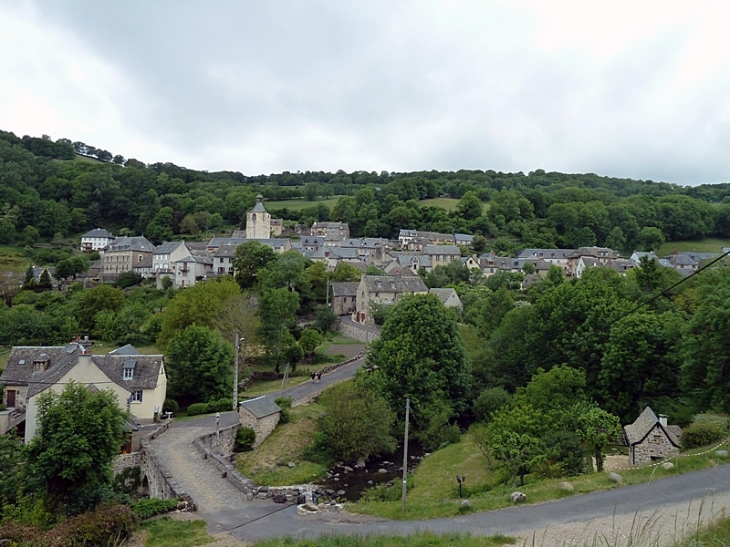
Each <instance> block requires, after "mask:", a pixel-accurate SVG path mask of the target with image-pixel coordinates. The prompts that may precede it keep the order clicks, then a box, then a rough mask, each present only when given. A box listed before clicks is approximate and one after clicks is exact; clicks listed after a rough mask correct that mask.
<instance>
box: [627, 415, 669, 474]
mask: <svg viewBox="0 0 730 547" xmlns="http://www.w3.org/2000/svg"><path fill="white" fill-rule="evenodd" d="M624 432H625V433H626V439H627V441H628V444H629V463H630V464H631V465H637V464H642V463H651V462H653V461H655V460H661V459H663V458H667V457H669V456H672V455H674V454H679V435H680V434H681V432H682V430H681V429H680V428H679V427H678V426H672V425H667V418H666V416H663V415H661V414H660V415H659V418H657V417H656V414H654V411H653V410H652V409H651V408H649V407H648V406H647V407H646V408H645V409H644V412H642V413H641V415H640V416H639V417H638V418H636V421H635V422H634V423H633V424H630V425H627V426H625V427H624Z"/></svg>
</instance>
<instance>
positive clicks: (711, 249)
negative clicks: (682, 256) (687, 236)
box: [656, 239, 730, 256]
mask: <svg viewBox="0 0 730 547" xmlns="http://www.w3.org/2000/svg"><path fill="white" fill-rule="evenodd" d="M722 247H730V239H700V240H698V241H669V242H668V243H665V244H664V245H662V246H661V247H659V250H658V251H657V252H656V254H657V256H667V255H670V254H672V253H673V252H674V251H684V252H687V251H695V252H698V253H719V252H720V249H721V248H722Z"/></svg>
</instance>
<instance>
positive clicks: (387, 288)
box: [352, 275, 428, 324]
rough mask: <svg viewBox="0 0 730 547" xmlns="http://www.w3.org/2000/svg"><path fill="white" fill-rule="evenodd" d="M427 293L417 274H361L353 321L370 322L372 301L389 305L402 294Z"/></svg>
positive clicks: (399, 298) (371, 319) (371, 320)
mask: <svg viewBox="0 0 730 547" xmlns="http://www.w3.org/2000/svg"><path fill="white" fill-rule="evenodd" d="M411 294H428V287H426V284H425V283H424V282H423V279H421V278H420V277H419V276H417V275H392V276H391V275H363V276H362V278H361V279H360V284H359V285H358V287H357V301H356V307H355V314H354V316H353V318H352V319H353V321H357V322H358V323H366V324H372V323H373V322H374V320H373V317H372V313H371V312H370V307H371V305H372V304H373V303H375V304H381V305H386V306H390V305H393V304H397V303H398V302H400V301H401V300H402V299H403V297H404V296H408V295H411Z"/></svg>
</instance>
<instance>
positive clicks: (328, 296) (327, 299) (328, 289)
mask: <svg viewBox="0 0 730 547" xmlns="http://www.w3.org/2000/svg"><path fill="white" fill-rule="evenodd" d="M326 302H327V307H328V308H329V307H330V278H329V277H328V278H327V297H326Z"/></svg>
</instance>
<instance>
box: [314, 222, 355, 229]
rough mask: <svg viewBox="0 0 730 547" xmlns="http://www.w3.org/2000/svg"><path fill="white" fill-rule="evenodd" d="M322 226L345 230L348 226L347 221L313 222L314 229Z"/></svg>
mask: <svg viewBox="0 0 730 547" xmlns="http://www.w3.org/2000/svg"><path fill="white" fill-rule="evenodd" d="M316 228H321V229H322V230H344V229H345V228H347V222H315V223H314V224H312V230H314V229H316Z"/></svg>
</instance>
